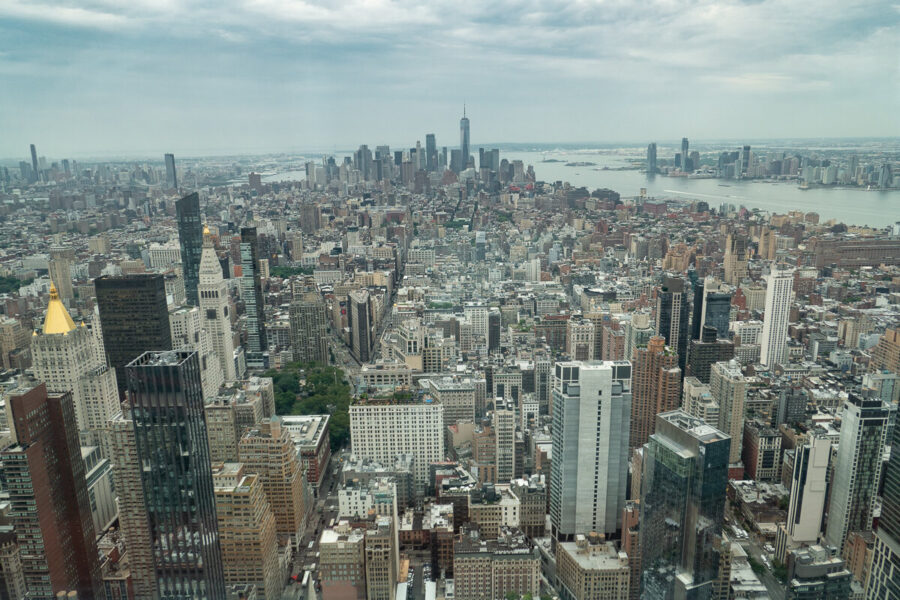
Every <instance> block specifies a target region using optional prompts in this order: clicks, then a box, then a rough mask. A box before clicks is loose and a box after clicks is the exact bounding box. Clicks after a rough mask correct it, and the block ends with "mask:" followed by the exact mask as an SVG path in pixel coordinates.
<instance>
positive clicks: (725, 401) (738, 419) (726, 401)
mask: <svg viewBox="0 0 900 600" xmlns="http://www.w3.org/2000/svg"><path fill="white" fill-rule="evenodd" d="M709 391H710V393H711V394H712V397H713V399H715V401H716V403H717V404H718V405H719V423H718V429H720V430H721V431H724V432H725V433H727V434H728V435H729V437H731V451H730V452H729V455H728V464H731V465H733V464H736V463H739V462H740V461H741V448H742V445H743V444H742V441H743V439H744V404H745V403H746V401H747V378H746V377H744V375H743V374H742V373H741V367H740V365H739V364H738V362H737V361H736V360H733V359H732V360H730V361H728V362H717V363H715V364H714V365H713V366H712V369H711V370H710V374H709Z"/></svg>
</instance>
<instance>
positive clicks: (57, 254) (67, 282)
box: [48, 246, 75, 306]
mask: <svg viewBox="0 0 900 600" xmlns="http://www.w3.org/2000/svg"><path fill="white" fill-rule="evenodd" d="M74 262H75V251H74V250H72V248H63V247H60V246H53V247H52V248H50V262H49V264H48V266H49V272H50V281H51V282H52V283H54V284H55V285H56V290H57V292H58V293H59V297H60V299H61V300H62V301H63V302H64V303H65V304H66V305H67V306H71V305H72V302H73V301H74V300H75V291H74V290H73V288H72V265H73V264H74Z"/></svg>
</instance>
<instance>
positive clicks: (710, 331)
mask: <svg viewBox="0 0 900 600" xmlns="http://www.w3.org/2000/svg"><path fill="white" fill-rule="evenodd" d="M732 358H734V342H732V341H731V340H720V339H716V329H715V327H712V326H710V325H704V326H703V330H702V332H701V333H700V339H699V340H691V345H690V350H689V352H688V361H687V372H686V373H685V376H686V377H696V378H697V379H699V380H700V381H702V382H703V383H709V377H710V371H711V369H712V366H713V365H714V364H716V363H717V362H725V361H728V360H731V359H732Z"/></svg>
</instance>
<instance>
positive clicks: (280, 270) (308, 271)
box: [269, 265, 313, 279]
mask: <svg viewBox="0 0 900 600" xmlns="http://www.w3.org/2000/svg"><path fill="white" fill-rule="evenodd" d="M269 274H270V275H271V276H273V277H281V278H282V279H287V278H288V277H290V276H291V275H312V274H313V268H312V267H286V266H282V265H279V266H277V267H270V268H269Z"/></svg>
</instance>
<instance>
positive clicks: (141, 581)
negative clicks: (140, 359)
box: [109, 400, 157, 598]
mask: <svg viewBox="0 0 900 600" xmlns="http://www.w3.org/2000/svg"><path fill="white" fill-rule="evenodd" d="M109 428H110V437H111V438H112V440H111V446H112V452H111V455H112V456H111V460H112V463H113V478H114V479H113V481H114V482H115V486H116V496H117V503H118V505H119V528H120V529H121V531H122V535H123V536H124V537H125V543H126V544H127V545H128V565H129V570H130V573H131V583H132V586H133V588H134V596H135V598H154V597H155V596H156V595H157V588H156V568H155V567H154V548H153V540H152V539H151V538H150V530H149V529H148V528H147V509H146V499H145V497H144V488H143V485H142V483H141V477H142V472H143V469H142V465H141V461H140V459H139V458H138V454H137V441H136V439H135V430H134V422H133V421H132V419H131V404H130V403H129V402H128V401H127V400H126V401H125V402H123V403H122V411H121V412H120V413H118V414H117V415H115V416H114V417H113V419H112V420H111V421H110V423H109Z"/></svg>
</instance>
